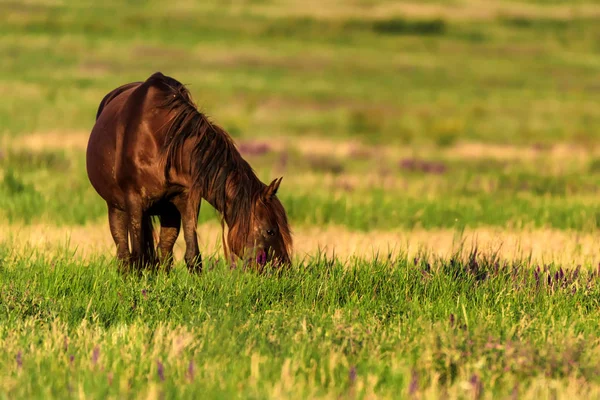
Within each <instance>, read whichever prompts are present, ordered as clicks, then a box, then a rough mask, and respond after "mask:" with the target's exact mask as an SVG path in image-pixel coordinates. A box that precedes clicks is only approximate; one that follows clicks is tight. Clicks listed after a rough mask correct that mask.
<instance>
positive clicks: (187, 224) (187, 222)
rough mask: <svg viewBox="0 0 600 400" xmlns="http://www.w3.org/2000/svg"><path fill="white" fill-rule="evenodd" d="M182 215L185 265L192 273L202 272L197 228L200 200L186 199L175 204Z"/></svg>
mask: <svg viewBox="0 0 600 400" xmlns="http://www.w3.org/2000/svg"><path fill="white" fill-rule="evenodd" d="M175 205H176V206H177V209H178V210H179V212H180V213H181V221H182V223H183V237H184V239H185V256H184V258H185V263H186V264H187V267H188V270H189V271H190V272H201V271H202V257H201V256H200V249H199V248H198V237H197V235H196V227H197V226H198V213H199V212H200V199H197V200H195V199H193V198H185V199H182V200H179V201H177V202H176V203H175Z"/></svg>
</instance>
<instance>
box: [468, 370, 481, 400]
mask: <svg viewBox="0 0 600 400" xmlns="http://www.w3.org/2000/svg"><path fill="white" fill-rule="evenodd" d="M469 382H470V383H471V387H472V388H473V397H474V398H476V399H479V398H481V396H482V394H483V382H481V379H479V376H477V374H473V376H471V379H470V380H469Z"/></svg>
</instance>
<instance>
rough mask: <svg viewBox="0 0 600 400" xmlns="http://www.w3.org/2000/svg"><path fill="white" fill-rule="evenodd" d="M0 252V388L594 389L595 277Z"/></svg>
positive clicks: (50, 392)
mask: <svg viewBox="0 0 600 400" xmlns="http://www.w3.org/2000/svg"><path fill="white" fill-rule="evenodd" d="M9 248H10V245H9V244H6V245H4V247H3V248H2V257H3V263H2V267H1V269H0V278H1V280H0V281H1V282H2V285H1V288H0V289H1V291H0V296H1V301H2V304H3V307H2V308H1V309H0V343H1V346H0V349H1V350H0V367H1V368H0V371H2V372H1V374H2V379H0V382H1V383H0V385H1V389H0V390H1V391H2V392H4V393H5V394H7V395H8V396H9V397H29V396H31V395H35V394H39V393H46V395H47V396H49V397H54V398H62V397H64V396H69V395H73V394H76V393H83V394H85V395H87V396H94V397H96V396H106V395H110V396H119V397H120V396H123V395H125V396H128V397H137V396H140V395H147V394H148V392H149V391H156V392H157V393H159V394H160V393H162V394H163V395H166V396H177V397H192V396H197V394H198V393H204V394H205V395H209V396H210V397H213V396H216V397H222V396H235V397H239V396H242V397H248V396H257V397H273V396H275V397H278V396H283V397H289V398H306V397H307V396H308V397H334V396H338V395H344V396H348V395H350V394H351V393H355V394H357V395H359V396H362V395H366V394H368V393H375V394H377V395H378V396H381V397H386V398H391V397H397V395H398V393H403V394H404V395H407V394H408V392H413V393H428V392H430V393H432V394H434V395H436V396H439V395H442V393H450V394H452V396H456V395H469V394H470V393H472V391H476V390H483V391H485V393H486V394H487V395H492V394H493V395H495V396H506V395H508V394H510V393H512V392H513V391H517V392H518V393H520V394H528V393H529V394H530V395H531V392H532V391H536V390H540V388H539V385H540V382H542V381H544V382H547V381H548V380H551V381H553V382H555V384H556V385H560V386H559V389H557V390H558V393H559V394H561V395H563V394H565V393H567V392H570V391H572V390H574V389H573V388H570V387H569V385H570V382H571V381H572V380H575V379H578V380H579V381H580V383H581V384H580V386H579V387H578V388H577V391H576V392H575V393H576V394H579V395H583V394H587V391H589V390H592V391H596V392H597V390H598V384H599V382H598V379H597V377H598V374H597V372H598V371H597V368H598V367H597V363H596V358H597V355H598V352H599V351H600V349H599V348H598V343H597V341H596V340H595V337H596V328H597V326H596V323H595V321H597V318H598V311H597V310H598V295H599V293H598V285H597V282H598V276H597V272H596V271H595V270H591V271H590V270H585V269H581V270H569V271H564V270H563V269H560V268H558V267H547V266H546V267H544V266H540V268H538V269H536V267H535V266H531V265H526V264H521V263H515V264H505V263H502V262H496V261H495V260H494V258H493V257H490V256H489V255H482V256H476V255H473V256H472V257H470V258H469V257H467V258H464V259H454V258H453V259H445V260H439V261H437V262H433V263H432V264H429V263H427V262H425V261H420V260H418V259H415V260H412V259H407V258H403V257H402V256H400V257H398V258H393V259H389V260H386V259H385V258H383V259H381V260H380V261H370V262H368V261H360V260H356V261H354V262H351V263H349V264H346V265H342V264H339V263H338V262H336V261H334V260H328V259H324V258H315V259H313V260H310V261H307V262H306V263H304V264H300V265H296V266H294V267H293V268H292V269H291V270H289V271H284V272H283V273H282V274H274V273H267V274H266V275H257V274H255V273H252V272H248V271H247V272H243V271H240V270H230V269H229V268H228V267H227V266H224V265H222V264H220V263H217V264H213V263H212V262H210V261H208V260H207V262H205V266H206V268H205V271H204V273H203V274H202V275H201V276H196V275H190V274H188V272H187V271H186V270H185V268H183V266H181V265H180V266H179V267H178V268H177V269H176V270H175V271H173V273H172V274H170V275H169V276H167V275H165V274H162V273H159V274H157V275H152V274H151V275H145V274H144V275H143V276H141V277H136V276H122V275H119V273H118V272H117V269H116V267H115V265H114V264H112V263H107V262H106V261H102V260H101V259H97V260H95V261H94V260H92V261H85V262H83V261H81V260H77V259H75V260H73V259H72V258H71V255H70V254H69V253H66V252H64V253H63V252H58V253H54V254H52V253H49V254H35V253H33V254H32V255H30V256H22V255H19V254H15V253H11V251H10V250H9Z"/></svg>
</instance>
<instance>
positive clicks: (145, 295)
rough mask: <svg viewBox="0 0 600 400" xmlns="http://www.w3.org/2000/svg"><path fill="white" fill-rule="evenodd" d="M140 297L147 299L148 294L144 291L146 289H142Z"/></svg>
mask: <svg viewBox="0 0 600 400" xmlns="http://www.w3.org/2000/svg"><path fill="white" fill-rule="evenodd" d="M142 296H144V299H147V298H148V292H147V291H146V289H142Z"/></svg>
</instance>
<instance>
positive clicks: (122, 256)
mask: <svg viewBox="0 0 600 400" xmlns="http://www.w3.org/2000/svg"><path fill="white" fill-rule="evenodd" d="M108 224H109V225H110V233H111V235H112V237H113V240H114V241H115V245H116V246H117V259H118V260H119V262H121V263H122V264H123V266H124V267H126V268H128V267H129V263H130V261H131V260H130V258H131V254H130V253H129V244H128V243H127V213H126V212H125V211H123V210H119V209H118V208H116V207H113V206H110V205H109V206H108Z"/></svg>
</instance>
